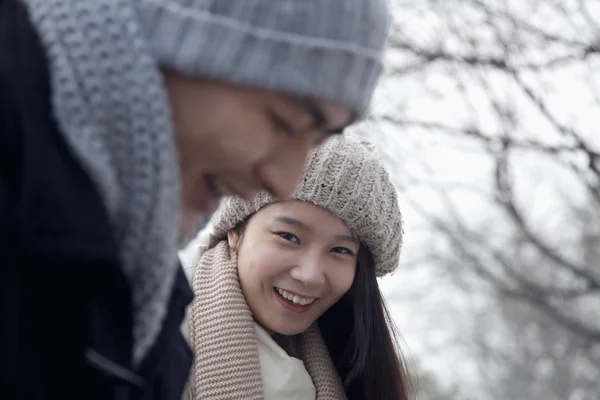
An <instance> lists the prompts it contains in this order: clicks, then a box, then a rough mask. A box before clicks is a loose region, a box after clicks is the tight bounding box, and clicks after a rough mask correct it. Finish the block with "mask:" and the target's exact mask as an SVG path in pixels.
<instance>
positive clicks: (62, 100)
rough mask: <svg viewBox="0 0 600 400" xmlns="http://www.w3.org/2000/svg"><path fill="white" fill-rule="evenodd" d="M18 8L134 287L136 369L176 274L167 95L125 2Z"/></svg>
mask: <svg viewBox="0 0 600 400" xmlns="http://www.w3.org/2000/svg"><path fill="white" fill-rule="evenodd" d="M25 3H26V4H27V6H28V9H29V12H30V16H31V19H32V22H33V23H34V25H35V27H36V29H37V32H38V34H39V35H40V37H41V40H42V43H43V45H44V47H45V50H46V54H47V56H48V59H49V67H50V73H51V84H52V106H53V109H54V116H55V118H56V120H57V122H58V124H59V127H60V130H61V131H62V132H63V134H64V135H65V139H66V141H67V142H68V144H69V145H70V147H71V149H72V150H73V152H74V153H75V155H76V156H77V157H78V159H79V161H80V162H81V164H82V165H83V166H84V168H85V169H86V170H87V172H88V173H89V174H90V176H91V178H92V179H93V181H94V182H95V184H96V186H97V188H98V190H99V192H100V193H101V195H102V197H103V200H104V203H105V206H106V209H107V211H108V214H109V216H110V219H111V221H112V225H113V228H114V235H115V238H116V240H117V243H118V245H119V247H120V252H121V254H120V256H121V261H122V268H123V272H124V274H125V275H126V277H127V279H128V280H129V282H130V284H131V287H132V302H133V306H134V315H133V318H134V320H133V324H134V327H133V340H134V348H133V354H132V357H133V362H134V365H137V364H139V362H140V361H141V360H142V358H143V356H144V355H145V354H146V352H147V351H148V349H149V347H150V346H151V345H152V344H153V343H154V341H155V339H156V337H157V336H158V334H159V332H160V329H161V326H162V321H163V319H164V316H165V313H166V308H167V302H168V300H169V297H170V294H171V288H172V286H173V280H174V276H175V274H174V273H175V271H176V268H177V248H178V246H177V236H178V228H179V218H180V216H179V215H180V214H179V210H180V205H179V181H178V179H179V171H178V163H177V154H176V149H175V144H174V138H173V134H172V127H171V121H170V112H169V107H168V98H167V95H166V92H165V90H164V88H163V84H162V81H161V76H160V73H159V71H158V69H157V66H156V63H155V61H154V59H153V58H152V56H151V55H150V53H149V52H148V49H147V48H146V43H145V41H144V39H143V35H142V32H141V29H140V27H139V26H138V23H137V22H136V16H135V11H134V9H133V5H132V2H131V0H103V1H98V0H25ZM81 284H84V283H83V282H82V283H81ZM107 290H109V288H107Z"/></svg>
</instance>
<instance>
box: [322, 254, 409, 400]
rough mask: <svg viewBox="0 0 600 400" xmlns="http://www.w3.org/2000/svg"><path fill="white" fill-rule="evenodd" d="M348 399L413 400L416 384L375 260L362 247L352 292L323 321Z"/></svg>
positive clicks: (328, 344) (323, 331)
mask: <svg viewBox="0 0 600 400" xmlns="http://www.w3.org/2000/svg"><path fill="white" fill-rule="evenodd" d="M318 323H319V327H320V329H321V333H322V335H323V338H324V340H325V343H326V345H327V348H328V349H329V353H330V355H331V358H332V360H333V362H334V364H335V367H336V368H337V371H338V374H339V375H340V377H341V378H342V381H343V383H344V388H345V391H346V395H347V397H348V400H355V399H356V400H358V399H360V400H368V399H376V400H408V399H409V398H410V393H411V390H410V379H409V374H408V372H407V368H406V364H405V362H404V361H403V359H402V356H401V354H400V352H399V348H398V340H397V334H396V329H395V326H394V323H393V321H392V320H391V317H390V313H389V310H388V308H387V306H386V304H385V300H384V298H383V296H382V294H381V291H380V290H379V285H378V284H377V277H376V275H375V263H374V262H373V256H372V255H371V252H370V251H369V250H368V248H367V247H365V246H364V245H361V247H360V250H359V252H358V260H357V268H356V275H355V277H354V282H353V283H352V286H351V287H350V290H348V292H346V294H345V295H344V296H342V298H341V299H340V300H339V301H338V302H337V303H335V304H334V305H333V306H331V307H330V308H329V309H328V310H327V311H326V312H325V313H324V314H323V315H322V316H321V317H320V318H319V320H318Z"/></svg>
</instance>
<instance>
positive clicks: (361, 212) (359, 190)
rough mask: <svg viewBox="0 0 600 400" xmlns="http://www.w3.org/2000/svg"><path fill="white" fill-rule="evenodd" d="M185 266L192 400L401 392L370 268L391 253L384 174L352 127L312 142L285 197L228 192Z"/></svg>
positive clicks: (392, 395)
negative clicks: (205, 241) (201, 246)
mask: <svg viewBox="0 0 600 400" xmlns="http://www.w3.org/2000/svg"><path fill="white" fill-rule="evenodd" d="M213 233H214V235H213V236H212V238H211V243H210V245H209V246H208V249H206V250H204V251H202V253H201V256H200V260H199V262H198V265H197V267H195V268H192V269H190V270H188V271H187V272H188V273H189V274H190V275H191V276H193V277H192V286H193V289H194V293H195V296H196V297H195V299H194V301H193V303H192V306H191V310H190V311H189V313H190V325H189V330H190V332H189V336H190V341H191V344H192V348H193V350H194V352H195V361H194V366H193V373H192V375H191V378H190V391H189V392H190V396H191V397H192V398H193V399H226V398H227V399H238V398H239V399H242V398H243V399H262V398H265V399H267V400H268V399H298V400H300V399H302V400H305V399H318V400H322V399H344V398H348V399H377V400H392V399H393V400H398V399H408V396H409V395H408V388H407V386H408V385H407V374H406V371H405V368H404V363H403V362H402V360H401V359H400V357H399V355H398V353H397V347H396V343H395V340H394V334H393V328H392V324H391V320H390V318H389V315H388V312H387V310H386V307H385V304H384V300H383V298H382V295H381V293H380V291H379V288H378V285H377V280H376V277H378V276H383V275H385V274H387V273H390V272H392V271H393V270H394V269H395V268H396V266H397V264H398V260H399V256H400V247H401V243H402V219H401V214H400V210H399V207H398V202H397V198H396V193H395V190H394V187H393V185H392V183H391V182H390V179H389V176H388V174H387V173H386V171H385V170H384V169H383V167H382V166H381V165H380V163H379V162H378V160H377V156H376V154H374V152H372V151H371V148H370V146H368V145H366V144H365V143H363V142H362V141H361V140H360V139H357V138H355V137H352V136H346V137H338V138H335V139H331V140H330V141H328V142H327V143H325V144H324V145H322V146H320V147H319V148H318V149H317V150H315V151H314V152H313V153H312V155H311V157H310V159H309V162H308V165H307V167H306V169H305V172H304V176H303V177H302V180H301V182H300V184H299V186H298V187H297V190H296V192H295V194H294V196H293V198H292V200H290V201H283V202H275V200H274V199H273V198H272V197H270V196H269V195H267V194H266V193H264V192H263V193H261V194H259V195H258V196H255V197H254V198H253V199H252V200H243V199H241V198H240V197H232V198H229V199H227V200H226V201H225V202H224V203H223V204H222V207H221V208H220V210H219V211H218V213H217V214H216V215H215V218H214V220H213Z"/></svg>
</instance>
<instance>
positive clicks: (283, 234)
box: [277, 232, 300, 243]
mask: <svg viewBox="0 0 600 400" xmlns="http://www.w3.org/2000/svg"><path fill="white" fill-rule="evenodd" d="M277 235H279V236H280V237H282V238H283V239H285V240H287V241H289V242H293V243H299V242H300V240H299V239H298V237H297V236H296V235H293V234H291V233H289V232H278V233H277Z"/></svg>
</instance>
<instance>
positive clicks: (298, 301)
mask: <svg viewBox="0 0 600 400" xmlns="http://www.w3.org/2000/svg"><path fill="white" fill-rule="evenodd" d="M273 291H274V292H275V294H276V295H277V296H279V298H280V299H282V300H283V301H285V302H287V303H289V304H291V305H293V306H296V307H307V306H309V305H311V304H312V303H314V301H315V300H316V299H317V298H316V297H302V296H298V295H296V294H293V293H289V292H287V291H285V290H283V289H281V288H278V287H276V288H273Z"/></svg>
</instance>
